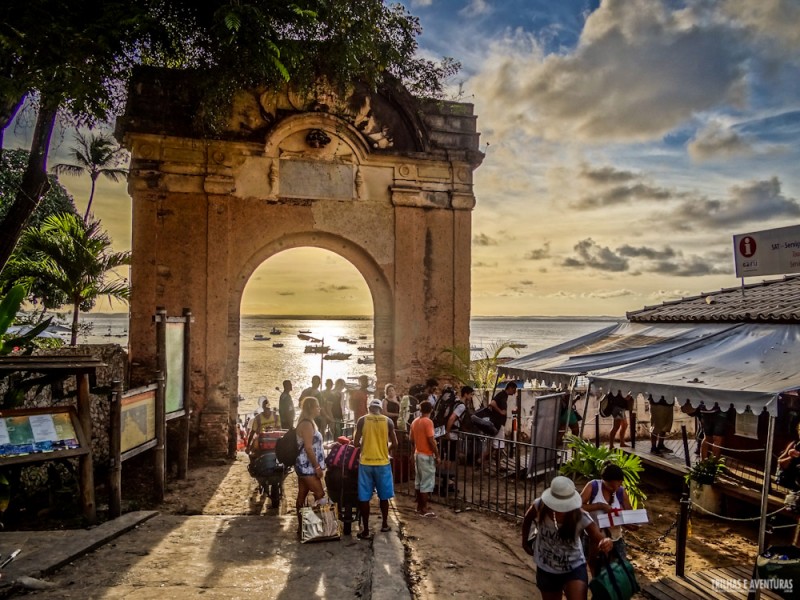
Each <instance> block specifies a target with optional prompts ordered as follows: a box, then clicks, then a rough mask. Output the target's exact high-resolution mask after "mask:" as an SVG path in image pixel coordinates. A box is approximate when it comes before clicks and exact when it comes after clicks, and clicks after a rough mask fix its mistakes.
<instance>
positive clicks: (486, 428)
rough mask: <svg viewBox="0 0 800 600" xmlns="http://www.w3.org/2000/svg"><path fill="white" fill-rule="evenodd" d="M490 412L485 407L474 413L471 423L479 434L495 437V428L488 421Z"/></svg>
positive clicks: (489, 409)
mask: <svg viewBox="0 0 800 600" xmlns="http://www.w3.org/2000/svg"><path fill="white" fill-rule="evenodd" d="M491 410H492V409H491V408H489V407H488V406H486V407H484V408H482V409H480V410H479V411H476V412H475V414H473V415H472V417H471V421H472V424H473V425H474V426H475V428H476V429H477V430H478V432H479V433H482V434H483V435H491V436H495V435H497V427H495V426H494V423H492V421H491V420H490V419H489V415H490V414H491Z"/></svg>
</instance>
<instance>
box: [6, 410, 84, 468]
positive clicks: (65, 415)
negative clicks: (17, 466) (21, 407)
mask: <svg viewBox="0 0 800 600" xmlns="http://www.w3.org/2000/svg"><path fill="white" fill-rule="evenodd" d="M75 448H80V442H79V441H78V436H77V434H76V433H75V426H74V424H73V422H72V416H71V414H70V412H68V411H61V412H54V413H38V414H28V415H26V414H19V415H13V416H2V417H0V457H11V456H20V455H24V454H36V453H42V452H57V451H59V450H73V449H75Z"/></svg>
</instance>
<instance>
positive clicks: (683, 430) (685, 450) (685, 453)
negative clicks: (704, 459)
mask: <svg viewBox="0 0 800 600" xmlns="http://www.w3.org/2000/svg"><path fill="white" fill-rule="evenodd" d="M681 438H682V439H683V460H684V462H685V463H686V466H687V467H689V468H690V469H691V468H692V459H691V457H690V456H689V436H688V435H687V434H686V425H681Z"/></svg>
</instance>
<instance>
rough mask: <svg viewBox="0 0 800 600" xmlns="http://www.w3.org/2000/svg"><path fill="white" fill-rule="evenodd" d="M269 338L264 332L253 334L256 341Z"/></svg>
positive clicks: (264, 340)
mask: <svg viewBox="0 0 800 600" xmlns="http://www.w3.org/2000/svg"><path fill="white" fill-rule="evenodd" d="M268 339H269V338H268V337H266V336H265V335H264V334H262V333H257V334H255V335H254V336H253V340H254V341H256V342H266V341H267V340H268Z"/></svg>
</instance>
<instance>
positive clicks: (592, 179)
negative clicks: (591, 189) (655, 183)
mask: <svg viewBox="0 0 800 600" xmlns="http://www.w3.org/2000/svg"><path fill="white" fill-rule="evenodd" d="M579 175H580V177H581V178H583V179H586V180H587V181H588V182H589V183H593V184H620V183H625V182H628V181H633V180H635V179H638V178H639V175H637V174H636V173H633V172H632V171H620V170H619V169H616V168H614V167H611V166H606V167H595V168H592V167H590V166H589V165H587V164H584V165H583V166H582V167H581V170H580V173H579Z"/></svg>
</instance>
